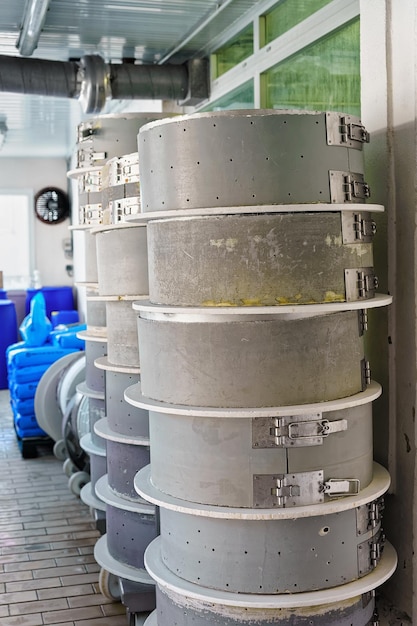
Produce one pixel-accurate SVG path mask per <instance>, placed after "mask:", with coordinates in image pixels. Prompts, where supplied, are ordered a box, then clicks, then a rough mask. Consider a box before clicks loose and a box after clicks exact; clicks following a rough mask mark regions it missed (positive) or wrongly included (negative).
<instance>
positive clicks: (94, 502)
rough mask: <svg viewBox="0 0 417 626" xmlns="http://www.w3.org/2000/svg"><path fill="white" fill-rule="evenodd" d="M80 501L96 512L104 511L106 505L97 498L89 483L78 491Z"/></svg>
mask: <svg viewBox="0 0 417 626" xmlns="http://www.w3.org/2000/svg"><path fill="white" fill-rule="evenodd" d="M80 499H81V501H82V502H84V504H86V505H87V506H89V507H91V508H92V509H96V510H97V511H105V510H106V505H105V503H104V502H103V500H100V499H99V498H97V496H96V495H95V493H93V490H92V488H91V482H90V483H87V484H86V485H84V487H83V488H82V489H81V491H80Z"/></svg>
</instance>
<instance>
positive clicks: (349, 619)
mask: <svg viewBox="0 0 417 626" xmlns="http://www.w3.org/2000/svg"><path fill="white" fill-rule="evenodd" d="M160 544H161V541H160V539H159V538H158V539H156V540H155V541H153V542H152V543H151V544H150V545H149V547H148V548H147V550H146V553H145V565H146V568H147V570H148V572H149V573H150V575H151V576H152V578H153V579H154V580H155V582H156V584H157V587H158V588H159V591H160V593H161V594H164V595H166V596H167V598H166V600H165V601H168V599H169V600H172V601H173V602H174V603H175V604H176V605H177V606H178V608H179V607H182V608H183V611H184V615H181V613H179V614H178V615H181V618H180V619H178V621H177V622H176V623H177V624H178V625H179V626H182V625H183V624H184V626H185V625H187V626H188V624H189V623H193V624H194V623H196V624H200V623H202V624H213V625H214V624H216V625H218V624H226V625H227V626H229V625H230V626H241V625H242V624H245V625H246V624H247V625H248V626H255V625H256V626H258V625H261V626H270V625H272V624H282V626H287V625H288V624H291V625H292V626H297V625H300V626H307V624H308V626H310V624H311V623H313V624H319V625H322V626H330V625H332V626H340V625H341V624H342V625H343V626H352V625H354V626H363V625H365V624H366V625H367V624H368V621H367V620H368V618H369V616H371V615H372V613H371V607H370V606H369V601H370V600H371V601H372V598H373V594H374V590H375V589H376V588H377V587H379V586H381V585H382V584H383V583H384V582H385V581H386V580H387V579H388V578H389V577H390V576H391V575H392V573H393V572H394V570H395V567H396V564H397V557H396V554H395V550H394V549H393V547H392V546H391V545H390V544H389V543H387V544H386V547H385V550H384V553H383V555H382V558H381V561H380V563H379V564H378V565H377V567H376V568H375V569H374V570H373V572H371V573H370V574H368V575H367V576H365V577H364V578H362V579H361V580H358V581H355V582H353V583H347V584H345V585H341V586H339V587H335V588H333V589H329V590H323V591H313V592H307V593H297V594H284V595H278V594H276V595H266V594H262V595H260V594H243V593H238V594H236V593H231V592H221V591H213V590H212V589H208V588H205V587H203V586H201V585H195V584H193V583H189V582H187V581H184V580H183V579H181V578H180V577H178V576H176V575H175V574H173V573H172V572H171V571H170V570H168V568H167V567H166V566H165V564H164V563H163V560H162V558H161V551H160ZM368 594H370V595H368ZM159 598H160V596H158V599H159ZM359 599H361V601H362V602H361V603H362V607H363V608H365V607H368V608H369V613H365V615H362V617H360V616H359V615H356V616H355V613H354V612H353V613H352V615H351V616H349V613H347V614H346V615H344V614H343V612H344V611H345V610H346V611H348V610H349V608H348V607H349V606H351V607H353V606H355V605H356V603H357V601H358V600H359ZM162 602H164V601H163V600H162ZM160 606H161V607H162V606H164V607H165V606H166V604H161V605H160V604H159V602H158V603H157V607H158V608H159V607H160ZM158 608H157V611H156V613H157V612H158ZM372 608H373V607H372ZM185 609H187V611H186V612H185ZM175 610H176V608H175V607H174V606H173V611H175ZM194 611H195V614H194ZM332 611H336V615H335V614H334V613H333V614H332ZM152 615H155V613H153V614H152ZM172 615H175V616H177V613H173V614H172ZM172 615H170V617H172ZM185 615H187V616H188V615H190V616H191V618H192V622H188V624H187V621H188V620H187V618H186V617H185ZM203 616H204V618H205V619H206V620H207V621H205V622H201V618H202V617H203ZM309 616H311V617H309ZM197 617H198V618H199V619H200V621H194V618H196V619H197ZM307 617H309V619H311V621H310V622H305V621H303V618H304V619H305V618H307ZM326 617H327V621H326ZM335 617H336V619H335ZM298 619H299V620H300V621H297V620H298ZM339 619H340V621H339ZM343 619H345V621H342V620H343ZM159 623H160V624H161V626H169V625H170V624H171V623H172V620H171V619H167V616H164V620H163V621H162V622H159V621H158V624H159ZM371 623H372V621H371ZM151 624H156V622H155V621H152V622H151Z"/></svg>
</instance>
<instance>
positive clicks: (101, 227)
mask: <svg viewBox="0 0 417 626" xmlns="http://www.w3.org/2000/svg"><path fill="white" fill-rule="evenodd" d="M144 226H146V224H142V223H134V222H133V221H130V220H129V221H128V220H125V221H124V222H118V223H117V224H100V225H98V224H97V225H96V226H94V227H93V228H92V230H91V234H92V235H97V233H104V232H106V231H110V230H121V229H122V228H142V227H144Z"/></svg>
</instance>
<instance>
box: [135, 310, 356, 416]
mask: <svg viewBox="0 0 417 626" xmlns="http://www.w3.org/2000/svg"><path fill="white" fill-rule="evenodd" d="M323 306H324V305H323ZM133 307H134V308H135V309H137V310H140V304H138V303H135V304H134V305H133ZM148 309H149V310H150V311H152V310H155V313H153V312H148V311H144V310H141V311H140V315H139V317H138V337H139V351H140V354H141V359H142V362H143V363H144V364H145V365H146V367H143V368H142V371H141V384H142V392H143V394H144V395H145V396H146V397H148V398H151V399H155V400H159V401H161V402H167V403H171V404H184V405H194V406H206V407H216V406H217V407H225V408H231V407H242V406H245V407H256V406H281V405H289V404H305V403H311V402H324V401H326V400H333V399H336V398H344V397H346V396H350V395H353V394H355V393H358V392H359V391H362V389H363V386H364V383H363V376H362V370H363V366H362V361H363V358H364V357H363V337H362V336H361V333H360V328H359V319H358V312H357V311H344V312H340V313H329V314H327V315H316V316H314V315H312V316H311V317H303V316H294V317H292V318H291V316H281V315H280V314H278V315H275V314H274V313H271V314H270V315H268V316H267V315H265V316H261V315H245V314H244V313H243V311H244V309H243V308H242V309H237V308H230V309H227V313H228V314H227V315H225V314H224V313H226V311H225V310H223V314H221V315H216V314H212V313H211V312H210V313H205V312H204V309H202V310H201V311H202V313H201V314H198V313H196V312H195V311H194V313H191V314H188V313H177V314H174V315H172V314H171V313H163V312H162V311H159V312H158V308H157V306H155V307H154V309H152V307H148ZM202 322H203V323H202Z"/></svg>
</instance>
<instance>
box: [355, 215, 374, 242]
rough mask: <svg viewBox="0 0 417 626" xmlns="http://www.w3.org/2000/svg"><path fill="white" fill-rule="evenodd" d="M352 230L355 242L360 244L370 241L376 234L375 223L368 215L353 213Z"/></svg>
mask: <svg viewBox="0 0 417 626" xmlns="http://www.w3.org/2000/svg"><path fill="white" fill-rule="evenodd" d="M353 229H354V231H355V237H356V239H357V240H359V241H362V242H365V241H370V240H372V237H373V236H374V235H375V233H376V222H375V220H373V219H372V218H371V217H370V216H369V214H366V216H363V215H362V214H361V213H355V214H354V222H353Z"/></svg>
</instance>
